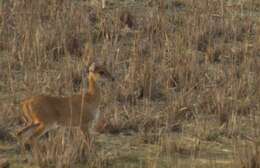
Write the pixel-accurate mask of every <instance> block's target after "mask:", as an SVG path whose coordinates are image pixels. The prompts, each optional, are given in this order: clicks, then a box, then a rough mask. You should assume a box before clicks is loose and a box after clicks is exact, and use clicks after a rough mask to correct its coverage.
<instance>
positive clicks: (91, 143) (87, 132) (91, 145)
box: [80, 127, 93, 150]
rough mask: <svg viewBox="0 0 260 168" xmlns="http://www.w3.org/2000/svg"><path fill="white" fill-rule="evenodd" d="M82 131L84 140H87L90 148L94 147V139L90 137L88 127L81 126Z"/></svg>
mask: <svg viewBox="0 0 260 168" xmlns="http://www.w3.org/2000/svg"><path fill="white" fill-rule="evenodd" d="M80 131H81V134H82V135H83V137H84V141H85V143H86V145H87V146H88V149H89V150H90V149H91V148H93V142H92V139H91V137H90V134H89V131H88V127H81V128H80Z"/></svg>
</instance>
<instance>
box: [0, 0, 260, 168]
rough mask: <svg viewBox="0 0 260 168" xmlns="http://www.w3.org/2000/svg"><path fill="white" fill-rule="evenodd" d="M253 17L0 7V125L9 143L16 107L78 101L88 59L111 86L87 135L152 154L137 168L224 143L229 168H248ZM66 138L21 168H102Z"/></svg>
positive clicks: (143, 5)
mask: <svg viewBox="0 0 260 168" xmlns="http://www.w3.org/2000/svg"><path fill="white" fill-rule="evenodd" d="M254 15H259V3H258V2H257V1H254V0H248V1H241V2H240V3H238V2H234V3H229V2H226V1H223V0H219V1H207V0H202V1H192V0H176V1H153V0H151V1H147V2H146V1H140V2H135V3H131V2H127V1H120V2H119V1H112V0H111V1H107V2H106V8H104V9H102V7H101V5H100V2H99V1H82V0H78V1H68V0H65V1H61V0H52V1H51V0H47V1H29V0H24V1H15V0H9V1H2V4H1V36H0V49H1V58H0V63H1V64H0V67H1V69H2V71H1V73H0V79H1V83H0V91H1V97H0V98H1V116H3V118H2V119H1V121H0V124H1V125H2V126H3V127H6V129H7V130H8V131H14V130H15V129H16V128H18V127H20V126H21V120H20V119H19V116H20V110H19V105H18V104H19V101H20V100H22V99H23V98H25V97H28V96H30V95H36V94H49V95H58V96H65V95H72V94H76V93H78V92H79V91H78V90H79V85H80V80H81V79H80V77H81V74H80V73H81V67H82V65H83V64H84V62H86V61H87V60H89V59H92V60H93V59H95V60H97V61H100V62H106V65H107V67H108V68H109V69H110V70H111V71H112V73H113V74H114V76H115V77H116V79H117V80H116V82H115V83H113V84H109V85H106V86H104V87H105V89H104V94H103V95H104V96H103V103H102V105H101V109H102V110H105V111H106V118H105V120H106V121H103V122H102V123H103V124H102V123H100V125H99V126H98V129H99V131H100V132H104V133H112V134H118V133H122V132H127V131H130V132H134V134H137V135H138V137H139V138H140V143H143V144H157V146H158V147H159V149H158V150H157V152H156V155H155V156H157V158H156V159H154V160H153V162H149V159H148V160H147V163H146V162H145V163H144V165H145V166H147V167H148V166H149V167H150V166H152V167H159V165H160V164H159V163H160V159H159V158H160V156H161V155H166V156H168V157H169V158H168V159H170V160H173V161H176V158H172V156H173V155H174V156H175V155H176V153H177V154H178V153H179V154H184V155H188V156H189V157H190V158H193V159H196V158H198V157H199V155H200V152H201V151H202V150H203V149H202V148H203V145H201V143H202V142H204V141H207V142H212V141H213V142H219V143H221V141H219V139H220V138H225V139H227V142H228V143H229V144H230V146H232V147H233V150H232V151H233V152H232V155H233V156H234V157H233V159H231V165H240V166H241V167H245V168H247V167H248V168H249V167H257V166H258V167H259V163H258V162H257V161H256V162H254V158H255V157H258V155H259V149H258V146H259V145H257V143H255V147H253V148H249V147H247V145H249V144H251V143H252V142H251V141H248V139H247V138H245V137H250V138H255V139H257V138H258V137H259V102H260V101H259V100H260V94H259V93H260V92H259V87H258V86H259V82H260V80H259V77H258V72H259V70H260V60H259V59H260V58H259V51H260V48H259V46H260V45H259V44H260V41H259V35H260V29H259V21H258V20H257V19H256V17H254ZM10 121H11V122H10ZM104 123H105V124H104ZM8 131H7V132H8ZM66 132H68V131H66V130H65V131H56V132H55V133H53V134H51V135H50V136H49V138H43V139H42V141H41V144H40V145H39V146H38V148H37V149H32V154H33V155H32V156H33V157H32V158H31V159H30V162H32V164H36V165H39V166H40V167H46V166H47V167H48V166H54V167H55V166H56V167H64V166H65V167H73V165H74V166H75V164H76V165H77V164H78V163H79V162H82V163H83V162H84V163H85V162H86V163H85V164H88V165H89V166H92V167H109V166H111V165H110V164H109V163H110V162H112V161H111V160H109V158H106V157H105V156H103V155H101V156H100V155H99V156H92V154H89V153H88V152H86V151H85V149H84V146H82V142H81V140H80V138H78V136H77V133H75V135H74V134H73V133H71V134H69V135H67V133H66ZM173 133H174V134H179V135H185V136H186V135H187V136H190V137H195V139H196V141H195V142H192V144H193V145H192V146H187V145H186V144H182V143H179V142H177V141H176V142H175V141H174V140H173V141H172V140H171V138H169V137H168V136H167V135H169V134H173ZM169 139H170V140H169ZM258 139H259V138H258ZM61 141H62V142H63V143H60V142H61ZM242 143H246V144H247V145H246V146H242V147H241V144H242ZM249 146H250V145H249ZM242 151H244V152H242ZM149 157H152V158H153V156H148V158H149ZM84 158H85V159H86V158H87V161H86V160H85V159H84ZM89 158H91V159H89ZM174 159H175V160H174ZM255 160H257V159H255ZM193 161H194V160H193ZM213 165H214V164H213ZM171 166H172V163H171V162H170V161H169V162H168V164H167V165H166V167H171ZM175 166H176V167H178V165H177V164H176V165H175ZM191 166H192V165H191ZM141 167H142V165H141Z"/></svg>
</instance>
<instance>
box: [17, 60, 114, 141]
mask: <svg viewBox="0 0 260 168" xmlns="http://www.w3.org/2000/svg"><path fill="white" fill-rule="evenodd" d="M101 77H106V78H109V79H113V77H112V76H111V75H110V73H109V72H107V71H106V70H105V69H104V68H103V67H98V66H95V65H93V64H92V66H91V67H90V68H89V75H88V91H87V92H86V93H85V94H84V93H82V94H80V95H74V96H70V97H54V96H45V95H40V96H33V97H31V98H28V99H26V100H24V101H22V102H21V106H22V111H23V115H24V117H25V118H26V121H27V123H28V124H27V126H26V127H25V128H23V129H22V130H21V131H19V132H18V133H17V135H18V136H21V135H22V134H23V133H25V132H27V131H29V130H31V129H32V128H33V129H34V130H33V133H32V135H31V136H30V137H29V140H33V139H35V138H36V137H38V136H40V135H42V134H43V133H44V131H46V130H47V129H48V128H51V127H52V126H54V125H56V124H57V125H59V126H65V127H70V126H71V127H79V128H80V129H81V131H82V133H83V135H84V136H85V138H86V141H87V142H89V128H90V124H92V122H93V120H94V119H95V115H96V114H95V113H96V111H97V110H98V105H99V102H100V90H99V87H98V86H97V83H96V82H97V80H99V78H101Z"/></svg>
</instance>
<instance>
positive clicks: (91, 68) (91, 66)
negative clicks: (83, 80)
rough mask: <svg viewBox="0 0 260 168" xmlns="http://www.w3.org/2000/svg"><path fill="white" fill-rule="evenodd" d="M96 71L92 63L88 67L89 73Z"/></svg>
mask: <svg viewBox="0 0 260 168" xmlns="http://www.w3.org/2000/svg"><path fill="white" fill-rule="evenodd" d="M95 69H96V64H95V63H94V62H93V63H92V64H91V65H90V66H89V69H88V70H89V72H94V71H95Z"/></svg>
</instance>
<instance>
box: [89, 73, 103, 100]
mask: <svg viewBox="0 0 260 168" xmlns="http://www.w3.org/2000/svg"><path fill="white" fill-rule="evenodd" d="M87 94H88V95H90V96H93V97H95V98H98V99H99V96H100V91H99V88H98V86H97V83H96V79H95V77H94V76H93V74H89V76H88V90H87Z"/></svg>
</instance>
